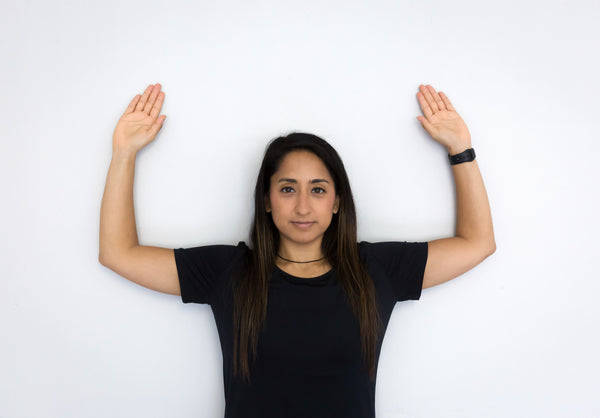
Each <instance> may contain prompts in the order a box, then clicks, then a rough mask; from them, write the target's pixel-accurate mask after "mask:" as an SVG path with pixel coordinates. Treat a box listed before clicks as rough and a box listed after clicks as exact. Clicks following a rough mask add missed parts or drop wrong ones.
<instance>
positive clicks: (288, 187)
mask: <svg viewBox="0 0 600 418" xmlns="http://www.w3.org/2000/svg"><path fill="white" fill-rule="evenodd" d="M281 191H282V192H283V193H292V192H293V191H294V188H293V187H290V186H286V187H284V188H282V189H281Z"/></svg>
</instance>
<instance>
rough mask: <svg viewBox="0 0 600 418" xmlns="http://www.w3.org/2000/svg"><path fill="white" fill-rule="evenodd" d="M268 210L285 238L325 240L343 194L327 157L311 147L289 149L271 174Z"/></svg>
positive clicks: (293, 240) (297, 242) (304, 241)
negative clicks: (322, 157) (322, 159)
mask: <svg viewBox="0 0 600 418" xmlns="http://www.w3.org/2000/svg"><path fill="white" fill-rule="evenodd" d="M266 207H267V212H271V215H272V217H273V222H274V223H275V226H276V227H277V229H278V230H279V235H280V238H281V241H282V243H283V241H288V243H295V244H311V243H317V242H318V243H319V245H320V243H321V240H322V239H323V234H324V233H325V231H326V230H327V228H328V227H329V224H330V223H331V219H332V217H333V214H334V213H337V212H338V209H339V197H338V196H336V194H335V186H334V184H333V179H332V178H331V176H330V174H329V171H328V170H327V167H325V164H323V161H321V159H320V158H319V157H317V156H316V155H315V154H313V153H312V152H310V151H304V150H298V151H292V152H290V153H288V154H287V155H286V156H285V157H284V158H283V160H282V161H281V164H280V166H279V170H277V171H276V172H275V174H273V176H272V177H271V187H270V192H269V198H268V199H267V201H266Z"/></svg>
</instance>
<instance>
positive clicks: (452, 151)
mask: <svg viewBox="0 0 600 418" xmlns="http://www.w3.org/2000/svg"><path fill="white" fill-rule="evenodd" d="M469 148H473V147H472V146H471V143H468V144H462V145H454V146H451V147H448V148H447V150H448V155H456V154H460V153H461V152H463V151H466V150H468V149H469Z"/></svg>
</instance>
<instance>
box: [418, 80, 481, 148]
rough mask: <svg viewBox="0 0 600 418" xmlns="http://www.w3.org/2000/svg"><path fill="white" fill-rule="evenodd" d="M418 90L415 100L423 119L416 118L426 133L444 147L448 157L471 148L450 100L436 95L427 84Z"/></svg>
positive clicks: (468, 136)
mask: <svg viewBox="0 0 600 418" xmlns="http://www.w3.org/2000/svg"><path fill="white" fill-rule="evenodd" d="M419 90H420V91H419V92H418V93H417V99H418V100H419V104H420V105H421V110H422V111H423V114H424V115H425V117H423V116H417V120H418V121H419V122H421V126H423V128H424V129H425V130H426V131H427V133H428V134H429V135H430V136H431V137H432V138H433V139H435V140H436V141H437V142H439V143H440V144H442V145H444V146H445V147H446V149H447V150H448V153H449V154H450V155H454V154H458V153H460V152H462V151H464V150H466V149H469V148H471V134H470V133H469V129H468V128H467V125H466V124H465V122H464V121H463V120H462V118H461V117H460V116H459V115H458V113H456V111H455V110H454V107H453V106H452V103H450V99H448V97H447V96H446V95H445V94H444V93H442V92H441V91H440V92H439V94H438V93H436V91H435V89H434V88H433V87H432V86H430V85H429V84H428V85H423V84H421V85H419Z"/></svg>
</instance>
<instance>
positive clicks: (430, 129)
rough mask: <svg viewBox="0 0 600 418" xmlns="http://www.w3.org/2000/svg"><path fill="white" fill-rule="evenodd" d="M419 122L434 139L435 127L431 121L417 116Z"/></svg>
mask: <svg viewBox="0 0 600 418" xmlns="http://www.w3.org/2000/svg"><path fill="white" fill-rule="evenodd" d="M417 120H418V121H419V122H421V126H422V127H423V129H425V130H426V131H427V133H428V134H429V135H430V136H431V137H432V138H433V125H432V124H431V123H429V121H428V120H427V119H426V118H424V117H423V116H417Z"/></svg>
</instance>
